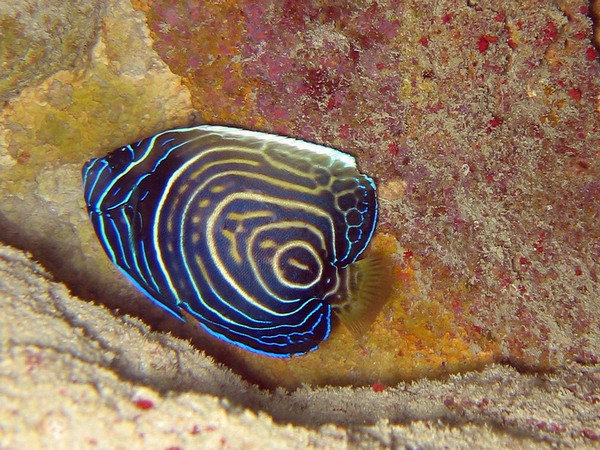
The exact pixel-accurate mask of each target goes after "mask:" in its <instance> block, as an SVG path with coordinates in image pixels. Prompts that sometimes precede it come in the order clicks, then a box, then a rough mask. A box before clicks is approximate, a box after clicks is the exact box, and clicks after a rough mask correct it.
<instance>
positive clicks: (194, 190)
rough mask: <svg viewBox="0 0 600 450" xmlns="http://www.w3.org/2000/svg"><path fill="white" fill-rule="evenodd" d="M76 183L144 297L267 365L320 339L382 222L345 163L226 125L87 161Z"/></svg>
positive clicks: (329, 152) (344, 158)
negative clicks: (350, 271)
mask: <svg viewBox="0 0 600 450" xmlns="http://www.w3.org/2000/svg"><path fill="white" fill-rule="evenodd" d="M83 179H84V192H85V199H86V202H87V206H88V211H89V214H90V218H91V220H92V223H93V225H94V227H95V230H96V232H97V234H98V237H99V239H100V241H101V242H102V244H103V246H104V248H105V250H106V252H107V254H108V256H109V257H110V259H111V260H112V261H113V262H114V263H115V264H116V265H117V266H118V267H119V268H120V269H121V270H122V271H123V272H124V273H125V274H126V275H127V276H128V278H129V279H130V280H132V282H133V283H134V284H135V285H136V286H137V287H138V288H139V289H140V290H141V291H142V292H144V293H145V294H146V295H147V296H148V297H150V298H151V299H152V300H153V301H154V302H155V303H157V304H159V305H160V306H161V307H163V308H165V309H166V310H168V311H170V312H171V313H173V314H174V315H176V316H177V317H182V316H181V311H182V310H185V311H187V312H188V313H190V314H192V315H193V316H194V317H196V318H197V319H198V321H199V322H200V323H201V324H202V325H203V326H204V327H205V328H206V329H207V330H208V331H209V332H211V333H212V334H214V335H216V336H218V337H220V338H222V339H224V340H227V341H229V342H232V343H234V344H236V345H240V346H242V347H245V348H248V349H250V350H252V351H256V352H260V353H265V354H268V355H272V356H281V357H285V356H289V355H293V354H301V353H305V352H307V351H309V350H312V349H314V348H316V347H317V346H318V344H319V343H320V342H321V341H322V340H324V339H326V338H327V336H328V335H329V332H330V327H331V325H330V319H331V317H330V316H331V305H330V300H331V299H333V297H334V296H336V295H338V294H339V293H340V292H339V291H340V289H343V285H344V283H342V278H343V272H344V268H345V267H346V266H347V265H349V264H351V263H352V262H354V261H355V260H356V258H357V257H358V256H359V255H360V254H361V253H362V252H363V250H364V249H365V247H366V246H367V244H368V243H369V240H370V239H371V236H372V234H373V230H374V227H375V222H376V218H377V203H376V195H375V184H374V183H373V181H372V180H371V179H370V178H369V177H367V176H365V175H363V174H361V173H359V172H358V170H357V168H356V164H355V160H354V158H352V157H351V156H350V155H347V154H345V153H342V152H340V151H338V150H334V149H331V148H328V147H324V146H320V145H316V144H310V143H307V142H303V141H299V140H294V139H290V138H285V137H281V136H276V135H271V134H266V133H259V132H253V131H247V130H239V129H235V128H227V127H218V126H208V125H203V126H199V127H193V128H181V129H175V130H170V131H166V132H163V133H159V134H157V135H155V136H152V137H150V138H147V139H144V140H142V141H139V142H137V143H136V144H133V145H129V146H125V147H123V148H121V149H117V150H115V151H114V152H112V153H110V154H109V155H107V156H106V157H104V158H99V159H94V160H92V161H90V162H88V163H87V164H86V165H85V166H84V168H83ZM341 286H342V287H341Z"/></svg>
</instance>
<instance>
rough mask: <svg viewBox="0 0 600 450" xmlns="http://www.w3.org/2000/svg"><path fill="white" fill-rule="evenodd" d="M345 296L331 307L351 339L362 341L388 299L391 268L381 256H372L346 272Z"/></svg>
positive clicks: (389, 262) (351, 266) (348, 268)
mask: <svg viewBox="0 0 600 450" xmlns="http://www.w3.org/2000/svg"><path fill="white" fill-rule="evenodd" d="M346 276H347V277H348V279H347V286H348V287H347V295H346V299H345V301H344V302H342V303H340V304H337V305H333V308H334V311H335V314H336V315H337V317H339V319H340V321H341V322H342V323H343V324H344V326H345V327H346V328H348V330H349V331H350V332H351V333H352V335H353V336H354V337H355V338H357V339H358V338H360V337H362V336H363V335H364V334H365V333H366V332H367V330H368V329H369V327H370V326H371V324H372V323H373V322H374V321H375V319H376V318H377V315H378V314H379V312H380V311H381V308H383V306H384V305H385V304H386V302H387V301H388V299H389V296H390V293H391V287H392V264H391V261H390V258H389V257H387V256H384V255H379V254H376V255H372V256H369V257H367V258H364V259H361V260H360V261H357V262H355V263H353V264H351V265H349V266H348V267H347V268H346Z"/></svg>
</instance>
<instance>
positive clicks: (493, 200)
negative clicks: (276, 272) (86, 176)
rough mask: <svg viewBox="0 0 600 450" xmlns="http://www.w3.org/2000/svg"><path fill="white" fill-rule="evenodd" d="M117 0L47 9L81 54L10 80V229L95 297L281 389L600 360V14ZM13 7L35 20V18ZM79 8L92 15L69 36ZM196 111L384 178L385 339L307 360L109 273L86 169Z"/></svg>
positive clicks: (2, 128)
mask: <svg viewBox="0 0 600 450" xmlns="http://www.w3.org/2000/svg"><path fill="white" fill-rule="evenodd" d="M49 3H52V2H49ZM95 5H96V6H95V7H94V8H92V9H89V5H88V6H85V5H84V4H83V2H82V4H81V5H75V4H74V5H73V8H75V10H76V11H75V12H69V11H63V10H62V9H61V10H57V11H55V12H56V18H55V19H53V20H48V19H47V18H46V19H45V18H44V17H41V16H39V15H35V14H31V17H30V18H29V19H27V20H30V21H35V20H37V21H39V22H40V23H42V24H46V26H47V27H48V29H46V30H45V32H46V33H52V30H53V28H52V27H58V29H60V30H61V32H63V33H65V37H64V38H63V39H59V40H57V41H52V42H48V41H44V43H45V45H49V46H51V48H50V49H49V50H46V53H48V54H50V55H51V56H49V57H48V58H50V59H49V61H55V60H56V61H59V62H60V64H59V63H56V64H54V63H53V65H49V66H44V67H45V70H46V72H44V76H43V77H42V75H41V74H39V73H38V72H36V73H38V75H36V76H33V75H31V74H28V73H25V72H24V71H23V70H21V69H19V68H18V67H19V66H18V65H13V66H10V67H14V69H13V72H12V73H9V74H8V76H5V77H4V79H5V80H12V81H10V83H9V84H5V85H2V91H1V92H0V94H1V95H2V96H3V98H6V99H7V100H6V102H5V105H4V107H3V109H2V111H1V112H0V139H1V142H2V153H1V154H0V170H1V171H2V172H1V173H2V177H1V178H0V189H1V190H2V192H3V193H4V195H3V198H2V199H1V200H0V224H1V225H2V230H3V231H2V235H1V236H0V238H1V239H2V240H3V241H5V242H8V243H11V244H14V245H17V246H19V247H21V248H24V249H27V250H29V251H31V252H33V254H34V256H35V257H36V258H37V259H39V260H40V261H42V262H43V263H44V264H45V265H46V267H48V268H49V270H51V271H52V272H53V273H54V274H55V275H56V277H57V278H58V279H61V280H64V281H65V282H67V283H68V284H69V285H70V286H71V287H72V289H73V291H74V292H75V293H77V294H79V295H81V296H83V297H84V298H89V299H94V300H96V301H99V302H101V303H103V304H105V305H107V306H109V307H111V308H119V309H120V310H121V312H122V313H131V314H137V315H139V316H141V317H142V318H144V319H145V320H147V321H149V322H152V323H153V324H154V325H155V326H156V328H157V329H160V330H173V332H174V333H175V334H176V335H178V336H180V337H184V338H192V339H193V342H194V344H195V345H197V346H198V347H199V348H201V349H204V350H206V351H207V352H208V353H209V354H211V355H213V356H214V357H216V358H217V359H218V360H220V361H224V362H227V363H228V364H230V365H231V366H232V367H234V368H236V370H238V371H239V372H241V373H244V374H245V375H246V376H247V377H248V378H249V379H252V380H255V381H259V382H261V383H263V384H265V385H269V386H274V385H284V386H288V387H295V386H298V385H299V384H300V383H313V384H337V385H344V384H357V385H365V384H373V383H376V384H377V383H378V384H377V385H378V386H379V385H380V384H381V385H385V384H393V383H395V382H397V381H398V380H402V379H414V378H417V377H420V376H423V375H429V376H436V375H442V374H446V373H451V372H455V371H459V370H465V369H472V368H480V367H483V366H484V365H485V364H488V363H490V362H492V361H499V362H507V363H510V364H512V365H514V366H516V367H519V368H525V369H535V370H540V369H553V368H558V367H561V366H562V365H564V364H565V363H566V362H567V361H569V360H575V361H578V362H581V363H586V364H595V363H598V359H599V355H600V321H599V315H598V311H599V310H600V298H599V296H598V295H597V293H598V292H599V291H600V286H599V281H598V276H599V275H600V273H599V271H600V266H599V264H598V261H599V260H600V227H599V226H598V222H599V218H598V217H599V209H600V183H599V182H598V180H599V179H600V177H599V175H600V174H599V165H598V157H599V155H598V148H600V130H599V127H600V125H599V122H600V121H599V115H600V110H599V108H600V106H598V95H599V86H600V81H599V80H600V69H599V59H598V51H597V46H596V45H595V44H594V41H593V29H592V26H593V23H592V19H591V16H592V14H591V11H590V9H589V5H588V4H586V3H583V2H580V1H562V2H558V3H553V2H545V3H542V4H539V3H535V4H534V3H527V2H526V3H522V2H512V1H508V2H502V3H501V4H498V3H497V2H491V1H489V2H487V1H483V2H457V1H450V0H448V1H441V2H436V3H435V5H434V6H433V7H430V8H429V7H428V8H423V5H422V4H421V3H420V2H418V1H409V2H400V1H395V0H389V1H378V2H372V3H369V4H368V5H366V6H365V5H364V4H363V3H362V2H361V3H358V2H352V1H345V2H336V3H335V5H333V4H331V3H329V2H323V1H309V2H301V3H300V2H292V1H288V2H274V1H267V0H259V1H245V0H238V1H214V2H213V1H209V2H192V1H186V2H176V3H173V2H169V1H159V0H156V1H154V0H148V1H134V2H133V6H134V7H135V8H137V11H134V10H132V9H131V5H130V4H129V3H128V2H125V1H119V2H117V1H111V2H104V3H103V2H99V3H98V2H97V3H96V4H95ZM1 12H2V14H3V15H2V23H4V24H5V28H6V29H17V28H18V29H21V28H19V27H17V26H16V25H15V23H16V22H15V21H17V20H21V19H18V18H19V17H21V18H22V17H23V16H19V15H17V14H15V13H14V11H13V10H11V9H6V10H2V11H1ZM92 12H93V14H92ZM70 14H74V15H75V16H77V17H79V16H80V15H87V16H88V17H87V19H86V20H87V21H88V22H90V23H87V22H86V23H87V25H85V24H84V25H82V24H79V23H78V22H76V21H70V22H68V23H69V24H70V26H71V28H69V27H67V26H59V25H57V24H60V23H61V22H60V20H61V19H64V18H65V17H66V16H68V15H70ZM97 16H98V17H101V18H98V17H97ZM82 20H83V19H82ZM94 24H97V26H95V25H94ZM84 26H85V27H86V29H88V28H89V29H90V30H94V31H89V33H88V34H86V35H85V36H87V37H86V38H85V39H84V38H82V37H81V36H80V34H79V33H78V32H77V30H78V29H79V27H84ZM32 30H38V31H39V28H35V27H34V28H32ZM73 35H77V36H80V37H81V39H77V40H73V39H72V38H70V37H72V36H73ZM10 36H12V37H10V39H8V40H5V41H3V42H4V44H3V47H2V49H0V50H2V51H3V52H4V54H6V55H12V57H14V58H17V59H19V60H22V59H23V57H20V56H19V55H18V54H16V53H15V50H14V49H15V48H21V47H22V43H23V42H27V43H28V44H27V45H29V46H31V47H32V48H35V49H37V48H39V34H36V33H34V32H33V31H29V32H22V33H21V34H18V35H17V34H14V33H13V34H11V35H10ZM94 39H97V42H96V41H94ZM90 42H95V43H94V45H92V44H91V43H90ZM69 49H72V52H70V53H69V55H70V58H62V57H60V55H61V54H63V53H65V52H69ZM40 51H41V50H40ZM32 55H33V54H32ZM32 57H33V56H32ZM75 63H76V64H77V65H78V70H70V67H71V65H72V64H75ZM7 67H8V66H7ZM28 67H29V66H28ZM3 70H8V69H7V68H6V67H4V68H3ZM42 78H43V81H38V80H39V79H42ZM26 84H27V85H28V87H27V88H24V89H22V90H21V91H19V90H18V89H20V87H22V86H24V85H26ZM192 121H195V122H209V123H218V124H227V125H235V126H240V127H243V128H250V129H257V130H263V131H269V132H275V133H282V134H286V135H291V136H294V137H298V138H302V139H306V140H309V141H313V142H318V143H322V144H325V145H329V146H333V147H336V148H341V149H343V150H345V151H347V152H349V153H351V154H353V155H354V156H356V157H357V159H358V161H359V165H360V166H361V170H363V171H365V172H366V173H369V174H370V175H372V176H373V177H375V178H376V180H377V181H378V184H379V187H380V192H379V193H380V202H381V221H380V226H379V233H378V234H377V235H376V237H375V239H374V242H373V247H374V248H376V249H378V250H380V251H384V252H387V253H389V254H390V255H391V257H392V259H393V261H394V271H395V272H394V273H395V282H394V286H393V296H392V299H391V300H390V302H389V304H388V305H387V306H386V307H385V308H384V310H383V312H382V313H381V314H380V316H379V317H378V319H377V321H376V323H375V324H374V325H373V327H372V329H371V330H370V332H369V333H367V335H366V336H365V337H364V338H363V339H361V340H355V339H353V338H352V337H351V336H350V334H349V333H347V332H346V330H345V329H344V328H343V327H338V328H336V329H335V330H334V332H333V333H332V336H331V338H330V339H329V340H328V341H327V342H326V343H324V344H323V345H322V347H321V348H320V350H319V351H318V352H314V353H311V354H309V355H306V356H304V357H301V358H293V359H291V360H286V361H281V360H279V361H276V360H273V359H270V358H266V357H261V356H258V355H253V354H248V353H247V352H243V351H238V350H236V349H231V348H230V347H229V346H227V345H224V344H222V343H220V342H215V341H214V340H212V339H209V338H207V337H205V336H203V335H202V333H201V331H200V330H198V329H196V327H194V326H193V325H186V326H180V325H179V324H178V323H177V322H174V321H172V320H171V319H170V318H166V317H164V316H163V315H161V312H160V311H150V310H149V308H147V303H146V300H144V299H143V298H142V297H141V295H139V294H138V293H136V292H135V291H134V290H133V289H132V288H131V287H130V286H128V285H127V283H126V282H125V280H123V279H122V278H120V276H119V275H117V274H116V272H115V270H114V269H113V268H112V267H110V266H109V264H108V261H107V259H106V258H105V256H104V255H103V254H102V252H101V251H100V248H99V245H98V243H97V242H96V241H95V238H94V236H93V234H92V231H91V228H90V226H89V224H88V223H87V219H86V217H85V212H84V210H83V207H82V201H81V199H80V187H79V174H78V171H79V167H80V165H81V163H82V162H84V161H85V160H87V159H88V158H90V157H92V156H99V155H102V154H104V153H105V152H106V151H108V150H110V149H112V148H114V147H116V146H118V145H121V144H124V143H127V142H131V141H133V140H135V139H137V138H141V137H144V136H146V135H148V134H151V133H153V132H156V131H158V130H160V129H164V128H167V127H170V126H175V125H184V124H188V123H190V122H192Z"/></svg>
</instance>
